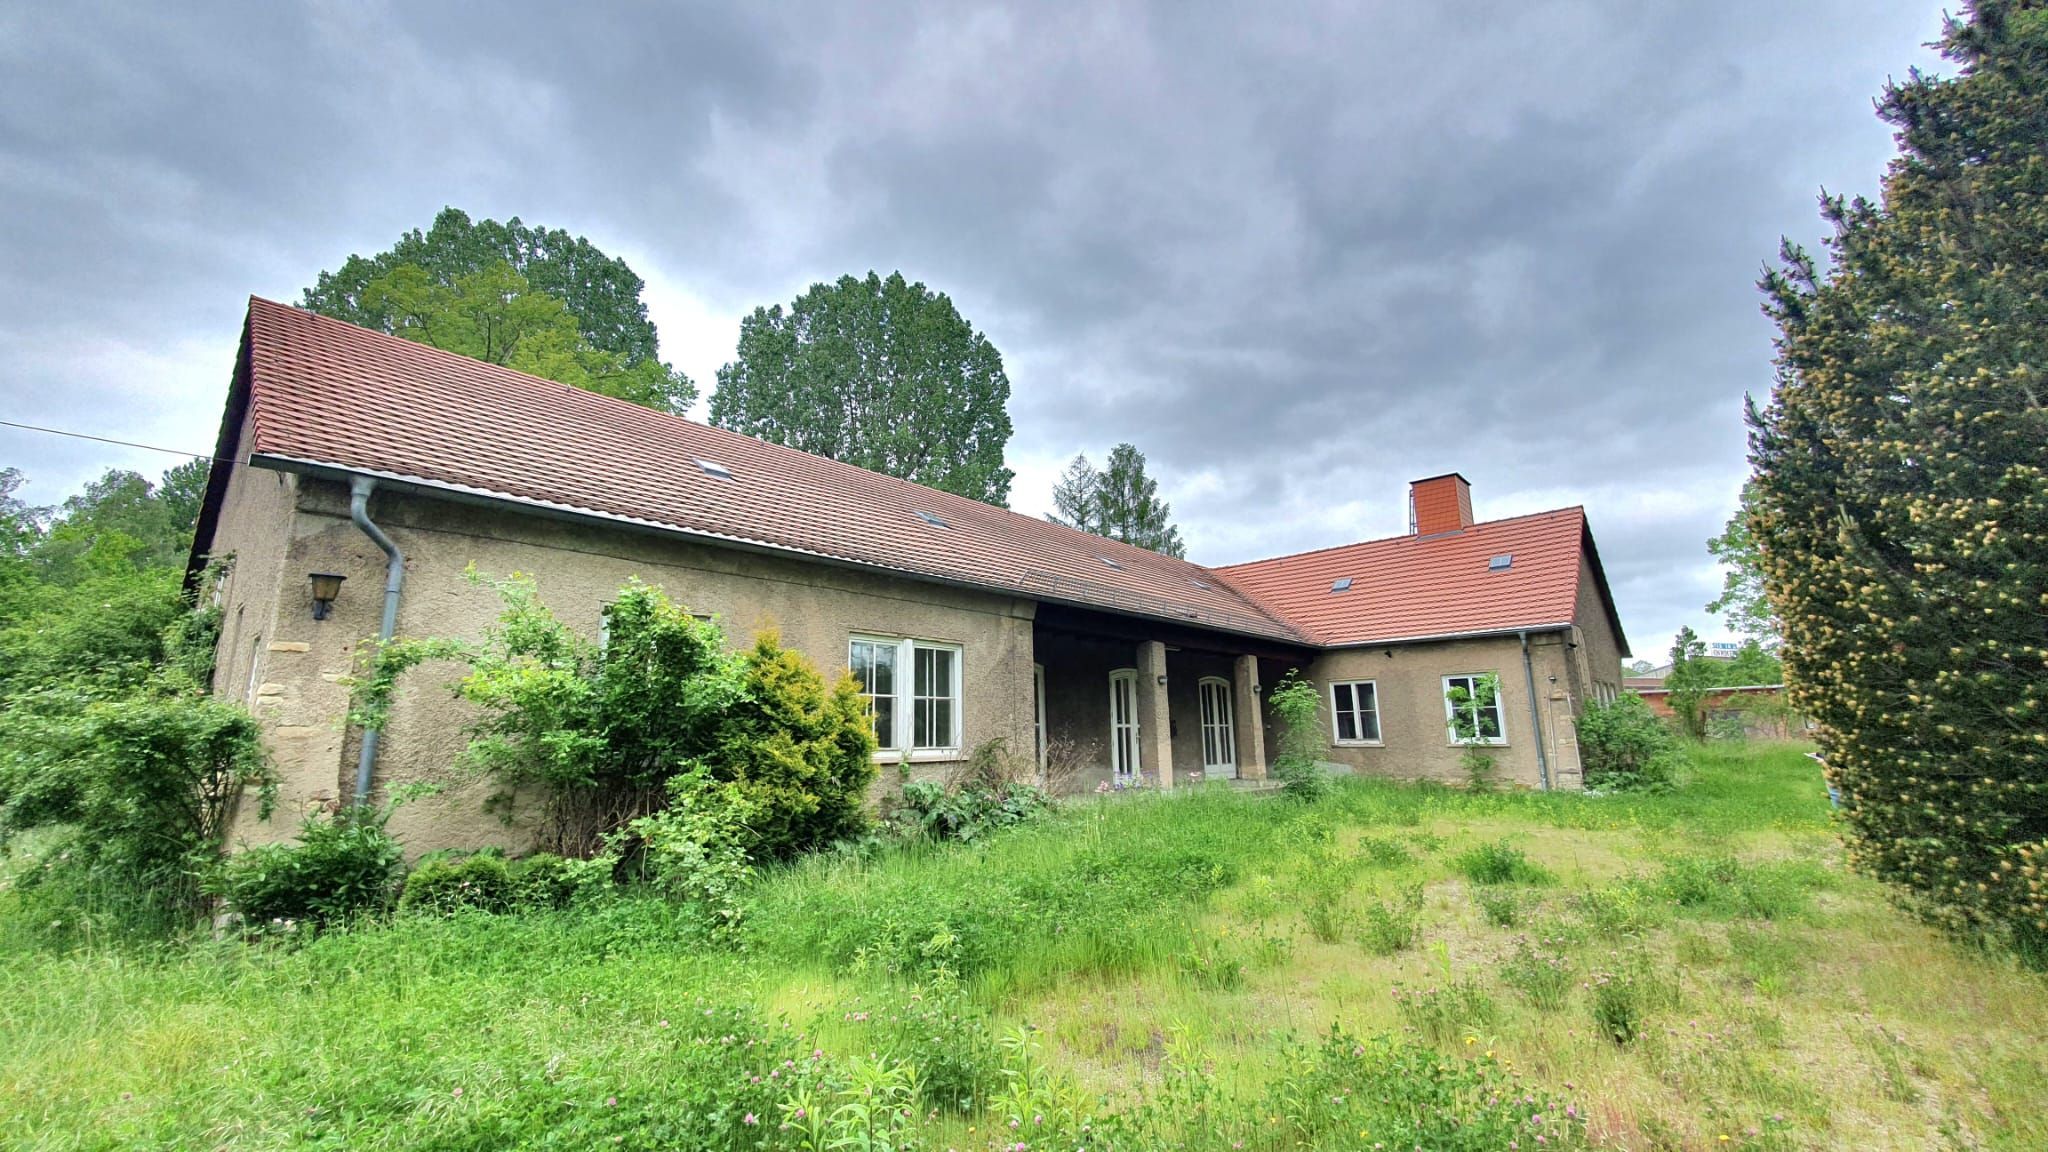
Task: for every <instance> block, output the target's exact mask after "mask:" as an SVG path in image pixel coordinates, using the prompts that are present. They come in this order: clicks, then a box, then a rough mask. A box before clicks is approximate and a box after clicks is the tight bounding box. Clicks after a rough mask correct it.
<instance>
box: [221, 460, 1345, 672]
mask: <svg viewBox="0 0 2048 1152" xmlns="http://www.w3.org/2000/svg"><path fill="white" fill-rule="evenodd" d="M249 463H250V464H252V465H254V466H256V467H259V468H271V469H274V470H276V471H280V472H296V473H300V474H302V475H307V476H314V477H319V478H323V479H329V480H343V481H345V480H347V479H348V478H349V477H352V476H368V477H371V478H373V479H375V480H377V481H379V482H380V483H382V484H384V485H387V486H389V487H392V488H396V489H398V490H400V491H405V492H413V493H416V494H419V495H424V496H430V497H435V498H439V499H444V500H450V501H454V502H457V503H466V504H477V505H483V506H487V507H509V508H516V509H519V510H521V511H524V512H529V513H534V514H538V515H543V516H549V517H552V518H555V519H561V520H568V521H574V522H579V523H587V524H597V525H603V526H606V527H612V528H626V529H630V530H633V531H638V532H646V533H650V534H652V535H657V536H673V537H682V538H685V539H691V540H701V541H705V542H707V543H710V544H714V545H716V546H718V547H722V548H731V549H734V550H737V551H742V552H754V553H758V554H761V555H768V556H784V557H794V558H797V559H800V560H804V561H807V562H809V563H813V564H826V565H830V566H832V567H835V568H845V569H849V570H852V571H856V572H879V573H882V574H885V575H889V576H897V577H901V578H903V579H906V580H916V581H918V582H920V583H924V584H936V585H940V586H943V587H948V588H960V589H965V590H967V591H972V592H982V593H994V594H997V595H1002V596H1014V597H1016V598H1018V599H1021V600H1033V601H1043V602H1045V603H1050V604H1064V605H1067V606H1069V607H1073V608H1085V609H1088V610H1090V611H1095V612H1108V613H1111V614H1113V615H1118V616H1128V617H1130V618H1132V619H1137V620H1150V621H1156V622H1159V623H1167V624H1175V625H1178V626H1180V627H1183V628H1195V629H1200V630H1202V631H1205V632H1214V633H1217V634H1219V635H1224V636H1252V637H1256V638H1258V639H1260V640H1266V641H1277V642H1279V643H1283V644H1292V645H1299V646H1301V647H1303V648H1313V647H1315V646H1316V645H1315V644H1314V643H1313V642H1311V641H1309V640H1306V639H1304V638H1303V637H1301V636H1298V635H1291V634H1288V633H1284V632H1279V631H1271V632H1267V631H1253V630H1250V629H1242V628H1229V627H1223V626H1219V625H1218V624H1216V623H1215V622H1213V621H1205V620H1203V619H1201V618H1200V617H1199V616H1196V617H1189V616H1185V615H1172V616H1169V615H1164V614H1161V613H1154V612H1143V611H1139V610H1136V609H1131V608H1121V607H1112V606H1105V605H1103V604H1099V603H1095V602H1092V601H1087V600H1075V599H1070V598H1067V597H1063V596H1056V595H1048V594H1046V593H1043V592H1039V591H1035V590H1033V589H1029V588H1024V587H1021V586H1018V585H1012V584H997V583H990V582H981V581H973V580H958V579H952V578H949V577H945V576H937V575H933V574H931V573H926V572H919V571H917V570H915V569H911V568H901V567H896V566H894V565H889V564H877V563H874V562H872V561H864V560H854V559H850V558H848V557H844V556H835V555H833V554H831V553H829V552H819V551H814V550H812V549H807V548H797V547H794V546H791V545H787V544H776V543H772V542H770V541H765V540H753V539H749V538H747V537H745V536H734V535H730V534H727V533H722V532H710V531H706V530H703V529H695V528H682V527H678V526H676V525H673V524H664V523H662V522H661V521H658V520H647V519H643V518H641V517H636V516H625V515H621V514H619V513H615V512H600V511H596V510H594V509H589V508H578V507H576V506H574V505H570V504H557V503H554V502H552V501H547V500H537V499H534V498H532V497H527V496H515V495H513V494H511V493H507V492H493V491H490V490H488V489H483V488H473V487H470V486H468V485H463V484H454V483H450V482H448V481H445V480H432V479H428V478H426V477H421V476H408V475H405V474H403V473H397V472H385V471H381V470H379V469H375V468H362V467H357V466H353V465H346V464H335V463H331V462H328V461H324V460H310V459H305V458H302V457H296V456H284V455H280V454H277V453H273V452H258V453H251V454H250V456H249Z"/></svg>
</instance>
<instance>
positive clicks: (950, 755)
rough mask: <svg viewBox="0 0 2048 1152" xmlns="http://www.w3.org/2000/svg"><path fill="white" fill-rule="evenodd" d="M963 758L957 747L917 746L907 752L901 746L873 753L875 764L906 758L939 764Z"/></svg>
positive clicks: (912, 761) (896, 762)
mask: <svg viewBox="0 0 2048 1152" xmlns="http://www.w3.org/2000/svg"><path fill="white" fill-rule="evenodd" d="M964 759H966V757H965V756H963V755H961V753H960V749H958V748H919V749H917V750H916V751H914V752H910V753H907V754H906V753H905V752H904V751H903V749H901V748H884V749H882V750H881V751H879V752H876V753H875V763H877V764H901V763H904V762H906V760H907V761H908V762H909V763H911V764H939V763H943V762H945V761H947V760H964Z"/></svg>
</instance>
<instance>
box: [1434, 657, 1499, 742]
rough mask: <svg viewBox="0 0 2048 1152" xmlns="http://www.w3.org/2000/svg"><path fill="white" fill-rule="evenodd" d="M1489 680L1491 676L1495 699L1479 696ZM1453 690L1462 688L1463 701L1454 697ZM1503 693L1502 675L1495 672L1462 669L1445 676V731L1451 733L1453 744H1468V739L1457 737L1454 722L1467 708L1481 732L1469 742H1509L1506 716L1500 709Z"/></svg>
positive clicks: (1478, 731)
mask: <svg viewBox="0 0 2048 1152" xmlns="http://www.w3.org/2000/svg"><path fill="white" fill-rule="evenodd" d="M1488 679H1491V680H1492V682H1493V699H1492V700H1481V699H1479V694H1480V690H1481V688H1483V687H1484V685H1485V682H1486V681H1487V680H1488ZM1454 689H1458V690H1462V693H1463V699H1464V702H1463V703H1462V704H1461V703H1459V702H1458V701H1457V700H1454V699H1452V697H1451V692H1452V690H1454ZM1501 692H1502V689H1501V686H1500V677H1499V676H1498V675H1496V674H1493V673H1488V672H1462V673H1459V674H1458V675H1456V676H1446V677H1444V731H1445V732H1446V733H1448V734H1449V736H1450V738H1451V743H1453V744H1464V743H1467V741H1464V740H1460V739H1458V728H1457V725H1456V723H1455V721H1456V720H1457V717H1458V712H1459V710H1460V709H1463V710H1464V711H1465V713H1466V716H1467V717H1468V719H1469V720H1470V721H1471V722H1472V724H1473V725H1474V728H1475V730H1476V731H1477V733H1478V737H1477V738H1476V739H1474V740H1471V741H1469V743H1473V744H1505V743H1507V742H1508V730H1507V724H1506V723H1505V716H1504V714H1503V713H1502V712H1501V706H1500V698H1501Z"/></svg>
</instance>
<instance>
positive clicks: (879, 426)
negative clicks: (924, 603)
mask: <svg viewBox="0 0 2048 1152" xmlns="http://www.w3.org/2000/svg"><path fill="white" fill-rule="evenodd" d="M1009 402H1010V378H1009V377H1008V376H1006V375H1004V374H1003V358H1002V355H1001V353H999V352H997V351H996V348H995V345H993V344H991V343H989V341H988V338H987V337H986V336H983V335H982V334H981V333H979V332H977V331H975V330H974V328H973V326H972V325H970V324H968V322H967V321H966V320H965V319H963V318H961V316H960V313H959V312H957V311H955V310H954V308H953V302H952V301H951V300H949V299H947V298H946V296H945V294H944V293H941V292H934V291H932V290H931V289H929V288H926V287H925V286H924V285H923V284H913V283H909V282H906V281H905V280H904V279H903V274H902V273H900V272H896V273H891V274H890V275H889V277H888V279H886V280H885V279H883V278H882V277H880V276H878V275H876V274H875V273H873V272H870V273H868V275H867V278H866V279H856V278H854V277H852V276H842V277H840V278H839V280H838V281H837V282H836V283H833V284H813V285H811V288H810V290H809V291H807V292H805V293H804V294H803V295H801V296H799V297H797V298H796V301H795V302H794V303H793V304H791V305H790V307H789V309H788V310H787V311H785V310H784V309H783V307H782V306H781V305H780V304H777V305H775V306H774V307H772V308H756V309H755V310H754V314H753V315H751V316H749V317H747V318H746V319H745V320H743V321H741V322H740V343H739V352H738V356H737V358H736V359H735V360H734V361H733V362H732V363H730V364H727V365H726V366H725V367H723V368H720V369H719V370H718V390H717V391H716V392H714V393H713V394H712V397H711V422H712V423H713V424H716V425H718V426H719V427H721V428H730V429H732V430H733V431H735V432H744V433H746V434H748V435H750V436H758V437H760V438H761V439H763V440H772V441H774V442H775V443H777V444H787V445H789V446H790V447H792V448H801V449H803V450H804V451H806V452H813V453H816V454H818V455H820V456H830V457H831V458H833V459H834V460H844V461H846V462H847V463H849V464H858V465H860V466H861V467H863V468H871V469H873V470H875V471H877V472H886V473H888V474H889V475H891V476H900V477H902V478H903V479H905V480H913V481H916V482H917V483H919V484H927V485H930V486H931V487H933V488H940V489H943V490H945V491H947V492H954V493H958V494H959V495H962V496H967V497H971V498H973V499H976V500H985V501H987V502H988V503H990V504H995V505H997V506H1002V505H1004V504H1005V502H1006V501H1007V500H1008V499H1009V495H1010V479H1011V477H1012V475H1013V473H1012V472H1011V471H1010V469H1009V468H1007V467H1005V466H1004V463H1003V449H1004V447H1005V446H1006V445H1007V444H1009V442H1010V413H1009V408H1008V405H1009Z"/></svg>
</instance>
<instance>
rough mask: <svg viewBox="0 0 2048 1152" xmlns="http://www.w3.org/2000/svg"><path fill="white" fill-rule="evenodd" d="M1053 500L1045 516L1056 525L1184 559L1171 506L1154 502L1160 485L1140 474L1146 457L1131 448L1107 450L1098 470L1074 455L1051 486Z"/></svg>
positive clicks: (1182, 545) (1157, 498) (1178, 531)
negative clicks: (1105, 461)
mask: <svg viewBox="0 0 2048 1152" xmlns="http://www.w3.org/2000/svg"><path fill="white" fill-rule="evenodd" d="M1052 502H1053V508H1054V509H1055V511H1054V512H1053V513H1052V514H1051V515H1049V516H1048V517H1046V518H1047V519H1049V520H1051V521H1052V522H1053V523H1055V524H1065V525H1066V526H1067V527H1069V528H1078V529H1080V530H1081V531H1083V532H1092V533H1094V534H1095V535H1097V536H1107V537H1109V538H1110V539H1112V540H1121V541H1123V542H1124V543H1126V544H1136V545H1137V546H1138V547H1140V548H1149V549H1151V550H1152V551H1154V552H1159V553H1163V554H1165V555H1167V556H1175V557H1185V556H1186V555H1187V545H1186V544H1185V543H1183V542H1182V540H1181V538H1180V529H1179V528H1178V527H1176V526H1175V525H1174V523H1173V520H1172V516H1173V506H1172V505H1170V504H1168V503H1166V502H1165V501H1164V500H1161V499H1159V483H1158V482H1157V481H1155V480H1153V479H1152V478H1151V477H1150V476H1147V475H1146V474H1145V454H1144V453H1142V452H1140V451H1138V449H1137V448H1136V447H1135V446H1133V445H1130V444H1119V445H1117V446H1116V447H1115V448H1112V449H1110V452H1109V461H1108V466H1107V467H1105V468H1103V469H1102V470H1101V471H1097V470H1096V468H1095V466H1094V465H1093V464H1091V463H1089V461H1088V457H1087V456H1086V455H1081V456H1076V457H1074V459H1073V461H1072V462H1071V463H1069V464H1068V465H1067V470H1066V471H1065V472H1063V473H1061V474H1060V478H1059V482H1058V483H1056V484H1055V485H1053V491H1052Z"/></svg>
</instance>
